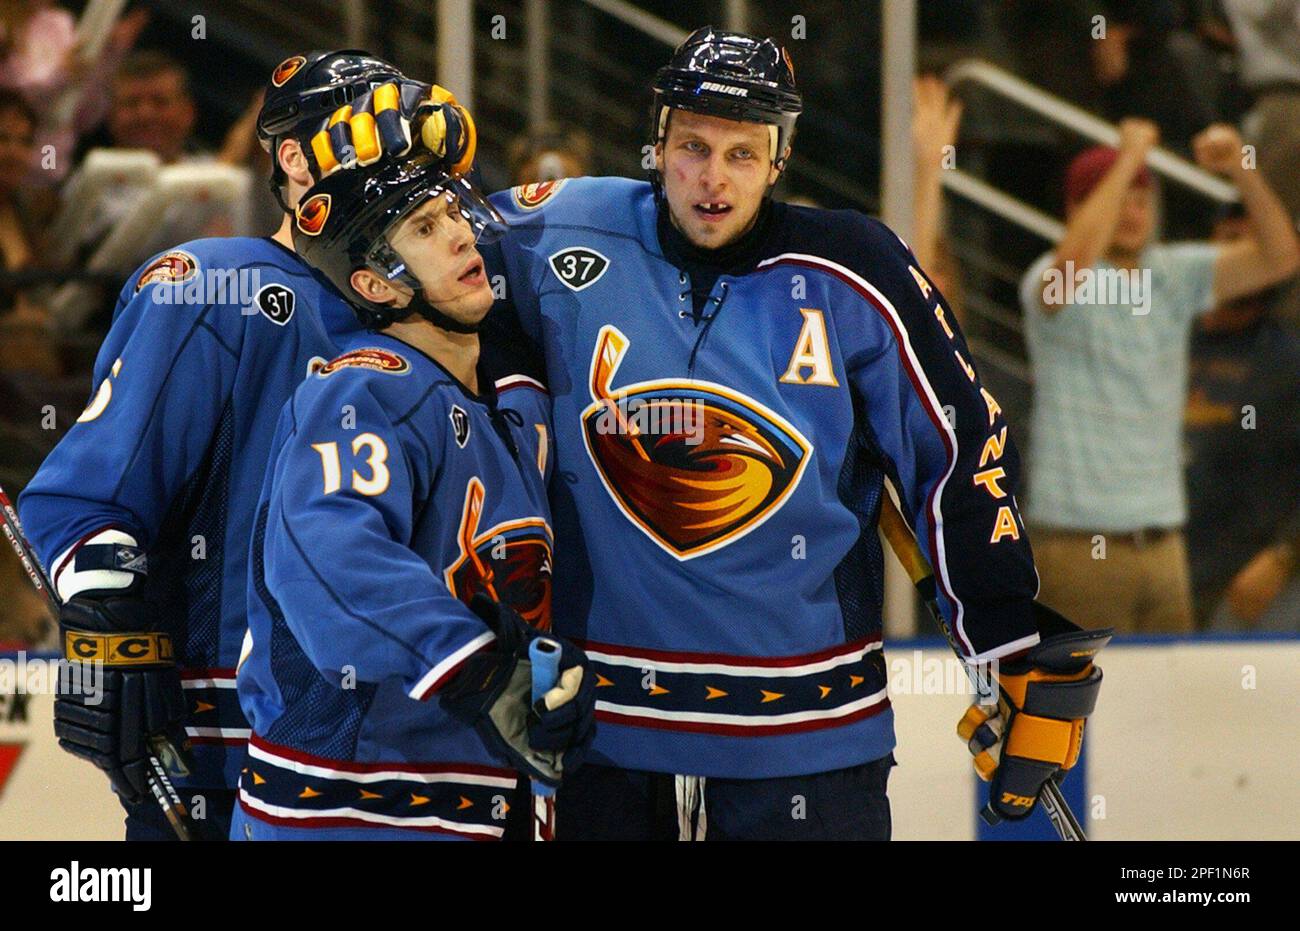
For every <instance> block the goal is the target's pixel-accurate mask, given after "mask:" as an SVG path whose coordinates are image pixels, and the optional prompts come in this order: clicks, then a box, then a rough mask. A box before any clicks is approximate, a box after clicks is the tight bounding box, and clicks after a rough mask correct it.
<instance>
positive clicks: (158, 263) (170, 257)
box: [135, 249, 199, 292]
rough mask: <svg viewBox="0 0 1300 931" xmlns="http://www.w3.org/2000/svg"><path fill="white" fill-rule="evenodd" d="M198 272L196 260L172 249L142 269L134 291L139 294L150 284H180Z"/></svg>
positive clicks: (181, 251) (179, 250)
mask: <svg viewBox="0 0 1300 931" xmlns="http://www.w3.org/2000/svg"><path fill="white" fill-rule="evenodd" d="M198 272H199V260H198V259H196V258H195V257H194V256H192V255H190V253H188V252H186V251H185V250H184V249H173V250H172V251H171V252H167V253H165V254H163V255H160V256H158V258H156V259H154V260H153V261H152V262H150V263H149V264H148V265H146V266H145V267H144V269H143V270H142V271H141V272H140V277H139V278H137V279H136V281H135V290H136V291H137V292H139V291H140V290H141V289H143V288H145V287H147V286H148V285H151V284H182V283H184V282H186V281H189V280H190V279H191V278H193V277H194V276H195V275H197V274H198Z"/></svg>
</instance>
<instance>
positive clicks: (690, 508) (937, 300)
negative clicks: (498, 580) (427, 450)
mask: <svg viewBox="0 0 1300 931" xmlns="http://www.w3.org/2000/svg"><path fill="white" fill-rule="evenodd" d="M493 202H494V203H495V204H496V206H497V207H498V208H499V209H500V210H501V212H502V214H503V215H504V216H505V217H506V219H507V220H508V221H509V222H510V224H511V227H512V230H511V235H510V236H508V237H506V238H505V239H504V240H502V241H501V243H500V244H498V245H497V246H496V247H494V248H492V249H489V250H488V251H487V252H486V253H485V255H486V256H487V258H488V261H489V271H490V273H491V274H492V275H493V276H494V283H498V282H499V283H503V284H504V285H505V298H504V300H503V301H501V302H499V304H498V306H497V307H496V308H494V310H493V320H494V326H493V329H494V330H495V331H498V332H501V333H512V334H513V335H512V336H510V337H507V341H510V342H515V343H518V342H522V343H531V344H533V345H534V346H536V347H540V349H541V350H542V351H543V353H544V357H545V365H546V369H547V377H548V382H549V386H550V389H551V393H552V399H553V416H554V421H555V443H556V455H557V463H556V468H557V479H556V481H555V482H553V483H552V484H553V491H552V494H553V497H552V510H553V520H554V523H555V530H556V550H557V558H556V564H555V592H556V601H555V611H554V624H555V630H556V632H557V633H559V634H560V635H562V636H566V637H570V638H573V639H574V640H576V641H578V642H580V643H582V644H583V645H584V646H585V648H586V649H587V652H588V656H589V657H590V658H591V660H592V661H593V664H594V669H595V671H596V672H597V673H598V689H597V696H598V704H597V720H598V722H599V726H598V731H597V735H596V741H595V745H594V749H593V754H592V757H591V758H592V759H593V760H594V761H596V762H600V763H604V764H606V765H613V766H620V767H625V768H632V769H647V770H656V771H661V772H670V773H680V774H695V775H703V776H714V777H732V778H762V777H772V776H785V775H796V774H801V773H812V772H824V771H830V770H834V769H838V768H843V767H848V766H853V765H857V764H861V763H864V762H867V761H870V760H873V759H877V758H880V757H882V756H884V755H885V754H887V753H889V752H890V750H891V749H892V748H893V746H894V735H893V718H892V711H891V710H890V706H889V698H888V694H887V689H886V684H887V675H886V664H885V660H884V657H883V655H882V652H881V608H882V601H883V591H882V589H883V580H882V575H883V561H882V560H883V555H882V552H881V544H880V542H879V537H878V536H877V532H876V524H877V520H878V515H879V508H880V496H881V493H882V481H883V478H884V477H885V476H889V477H890V478H891V480H892V482H893V484H894V485H895V487H896V488H897V489H898V490H899V492H900V494H901V496H902V510H903V512H904V514H905V515H906V517H907V518H908V520H909V522H910V523H911V524H912V525H913V526H914V528H915V530H916V533H917V535H918V539H919V542H920V544H921V547H922V549H923V551H924V552H925V553H926V555H927V556H928V558H929V560H930V561H931V563H932V564H933V565H934V567H935V569H936V575H937V584H938V588H939V597H940V604H941V607H942V610H943V613H944V615H945V617H946V618H947V619H948V620H949V622H950V623H951V625H952V627H953V629H954V630H955V631H956V635H957V639H958V641H959V643H960V645H961V647H962V649H963V650H964V651H965V654H966V656H967V657H968V658H970V659H972V660H974V659H980V660H988V659H992V658H996V657H1000V656H1005V655H1008V654H1011V653H1015V652H1018V651H1022V650H1024V649H1026V648H1028V647H1029V646H1031V645H1033V644H1034V643H1036V642H1037V639H1038V635H1037V633H1036V630H1035V625H1034V623H1033V622H1032V620H1031V614H1030V603H1031V600H1032V599H1033V597H1034V596H1035V594H1036V592H1037V584H1038V580H1037V575H1036V573H1035V570H1034V566H1033V559H1032V556H1031V553H1030V548H1029V542H1028V539H1027V537H1026V535H1025V529H1024V525H1023V523H1022V522H1021V518H1020V515H1019V513H1018V510H1017V506H1016V502H1015V492H1016V488H1017V481H1018V476H1019V471H1020V467H1019V458H1018V455H1017V452H1016V449H1015V447H1014V444H1013V443H1012V442H1011V440H1010V438H1009V437H1008V435H1007V424H1006V421H1005V419H1004V417H1003V416H1002V413H1001V409H1000V408H999V406H998V404H997V401H996V399H994V397H993V396H992V395H991V394H990V393H989V392H988V391H987V390H985V389H984V388H983V387H982V386H981V384H980V381H979V377H978V375H977V373H976V371H975V368H974V363H973V361H972V357H971V353H970V351H969V349H968V347H967V345H966V343H965V340H964V338H963V337H962V335H961V333H960V332H959V330H958V328H957V324H956V322H955V320H954V318H953V315H952V313H951V311H950V310H949V309H948V306H947V304H946V303H945V302H944V301H943V299H942V298H941V297H940V295H939V293H938V291H937V290H935V288H934V286H933V284H932V283H931V282H930V281H929V279H928V278H926V277H925V275H924V274H923V273H922V272H921V270H920V269H919V268H918V267H917V263H916V260H915V258H914V257H913V256H912V254H911V252H910V250H909V249H908V248H907V247H906V245H905V244H904V243H903V242H902V241H901V240H900V239H899V238H898V237H897V236H896V235H894V234H893V233H892V232H891V231H890V230H889V229H887V228H886V227H885V226H883V225H882V224H880V223H878V222H876V221H874V220H872V219H869V218H868V217H866V216H864V215H862V214H859V213H857V212H853V211H825V210H815V209H809V208H802V207H794V206H789V205H785V204H780V203H775V204H772V205H771V208H770V209H771V213H770V216H769V222H767V223H766V225H765V227H764V232H763V238H762V241H761V244H760V247H759V249H758V254H757V256H756V257H755V258H754V259H753V261H752V262H749V263H748V264H747V265H746V266H745V267H743V268H739V269H737V270H736V273H735V274H723V275H721V276H720V277H719V278H718V279H717V281H716V282H715V283H714V284H713V286H712V290H711V291H710V293H709V296H708V299H707V300H706V301H704V302H703V307H702V309H701V311H700V312H699V313H696V312H694V309H693V301H692V295H691V289H692V283H691V281H690V277H689V275H688V274H687V272H686V271H685V270H684V269H683V268H681V267H678V265H677V264H674V262H672V261H670V260H669V259H668V258H666V257H665V254H664V250H663V248H662V247H661V245H660V241H659V237H658V233H657V229H656V222H657V209H656V202H655V197H654V194H653V192H652V189H651V187H650V185H649V184H647V183H642V182H635V181H630V180H624V179H617V178H579V179H572V180H568V181H559V182H547V183H544V184H532V185H526V186H524V187H521V188H515V189H513V190H511V191H508V192H503V193H500V194H497V195H494V196H493ZM505 348H506V349H507V350H514V349H518V346H514V345H508V346H506V347H505Z"/></svg>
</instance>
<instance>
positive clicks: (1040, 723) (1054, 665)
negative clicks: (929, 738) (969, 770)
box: [957, 603, 1114, 820]
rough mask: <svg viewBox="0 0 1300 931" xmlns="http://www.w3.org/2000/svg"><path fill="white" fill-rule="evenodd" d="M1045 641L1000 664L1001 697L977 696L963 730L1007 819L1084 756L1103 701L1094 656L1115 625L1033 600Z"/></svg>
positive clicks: (1027, 808) (1019, 814) (995, 805)
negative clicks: (1067, 614)
mask: <svg viewBox="0 0 1300 931" xmlns="http://www.w3.org/2000/svg"><path fill="white" fill-rule="evenodd" d="M1034 612H1035V615H1036V616H1037V619H1038V623H1039V632H1040V635H1041V637H1042V639H1041V641H1040V642H1039V643H1038V645H1037V646H1035V647H1034V648H1033V649H1031V650H1030V651H1029V652H1028V653H1026V654H1025V655H1024V656H1023V657H1019V658H1017V659H1015V660H1012V661H1009V662H1008V661H1003V662H1001V663H1000V664H999V669H998V675H997V678H998V702H997V704H996V705H992V704H974V705H971V706H970V707H969V708H968V709H967V710H966V714H965V715H963V716H962V719H961V721H959V722H958V724H957V733H958V735H959V736H960V737H961V738H962V740H964V741H966V745H967V747H969V748H970V752H971V753H972V754H973V755H974V757H975V761H974V762H975V771H976V772H977V773H978V774H979V777H980V778H981V779H983V780H984V781H985V782H987V783H989V808H990V809H992V811H993V813H994V814H996V815H998V816H1000V817H1002V818H1006V819H1009V820H1019V819H1021V818H1024V817H1026V816H1027V815H1028V814H1029V813H1030V812H1031V811H1033V809H1034V805H1035V803H1036V802H1037V800H1038V793H1039V792H1040V791H1041V790H1042V788H1043V786H1044V785H1046V783H1047V780H1048V779H1053V778H1058V777H1059V776H1060V775H1061V774H1063V773H1065V772H1066V771H1068V770H1070V769H1071V768H1072V767H1073V766H1074V764H1075V763H1076V762H1078V760H1079V750H1080V748H1081V747H1082V746H1083V725H1084V722H1085V721H1086V720H1087V718H1088V716H1089V715H1090V714H1092V712H1093V709H1094V708H1095V707H1096V706H1097V695H1098V693H1099V692H1100V691H1101V669H1099V668H1098V667H1097V666H1095V665H1093V662H1092V659H1093V657H1094V656H1095V655H1096V654H1097V653H1098V652H1099V651H1100V650H1101V649H1102V647H1104V646H1105V645H1106V644H1107V643H1108V642H1109V641H1110V638H1111V636H1112V634H1113V633H1114V632H1113V631H1112V630H1110V629H1104V630H1082V629H1081V628H1079V627H1077V626H1075V625H1074V624H1072V623H1070V622H1069V621H1067V620H1066V619H1065V618H1063V617H1062V616H1061V615H1059V614H1057V613H1056V612H1055V611H1052V610H1051V609H1050V608H1047V607H1046V606H1044V605H1040V604H1037V603H1035V604H1034Z"/></svg>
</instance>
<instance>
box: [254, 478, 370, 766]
mask: <svg viewBox="0 0 1300 931" xmlns="http://www.w3.org/2000/svg"><path fill="white" fill-rule="evenodd" d="M269 511H270V505H269V504H264V505H263V506H262V508H261V509H260V510H259V511H258V514H257V523H256V524H255V525H254V528H253V565H252V572H253V588H254V590H255V591H256V592H257V597H258V598H259V599H261V601H262V604H263V605H265V606H266V609H267V612H268V613H269V614H270V616H271V674H272V676H274V677H275V684H276V686H277V687H278V688H279V690H280V698H281V704H282V705H283V707H284V713H283V714H282V715H280V717H279V718H277V719H276V720H275V722H274V723H273V724H272V725H271V727H270V728H269V729H268V730H267V732H266V733H264V734H263V735H262V736H263V737H265V738H266V739H267V740H270V741H272V742H274V743H280V744H285V745H287V746H293V747H301V746H311V747H313V748H314V752H316V753H318V754H320V755H322V756H326V757H332V758H335V759H343V760H350V759H352V757H353V753H354V751H355V749H356V742H357V735H358V733H359V732H360V729H361V721H362V719H363V718H364V717H365V716H366V712H367V711H368V710H369V709H370V703H371V702H372V701H373V700H374V697H375V691H376V689H377V686H375V685H374V684H372V683H369V682H358V683H356V687H355V688H351V689H343V688H340V687H339V686H338V685H335V684H333V683H330V682H327V681H326V680H325V678H324V676H322V675H321V673H320V672H319V671H318V670H317V669H316V667H315V666H314V665H313V664H312V662H311V660H310V659H308V658H307V654H306V653H304V652H303V650H302V647H301V646H299V644H298V641H297V640H296V639H295V638H294V636H293V632H292V631H290V630H289V625H288V623H287V622H286V621H285V619H284V613H283V612H282V611H281V610H280V605H279V603H278V602H277V601H276V600H275V597H274V596H273V595H272V594H271V592H270V590H269V589H268V588H267V587H266V570H265V563H264V562H263V559H262V553H263V552H264V549H263V544H264V543H265V540H266V521H267V515H268V513H269ZM340 674H342V671H341V670H340Z"/></svg>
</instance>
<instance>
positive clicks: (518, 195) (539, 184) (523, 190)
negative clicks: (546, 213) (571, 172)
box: [510, 178, 565, 210]
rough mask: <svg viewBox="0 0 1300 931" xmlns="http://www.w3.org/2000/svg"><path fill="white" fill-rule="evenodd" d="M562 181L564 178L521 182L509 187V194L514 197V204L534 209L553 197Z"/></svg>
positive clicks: (523, 208) (525, 208) (522, 208)
mask: <svg viewBox="0 0 1300 931" xmlns="http://www.w3.org/2000/svg"><path fill="white" fill-rule="evenodd" d="M564 182H565V179H564V178H560V179H558V180H555V181H534V182H533V183H531V184H521V185H519V186H518V187H512V188H511V189H510V196H511V197H512V198H514V202H515V204H517V205H518V206H519V208H520V209H521V210H536V209H537V208H538V207H540V206H541V205H542V204H544V203H546V202H547V201H548V200H550V199H551V198H552V197H554V196H555V195H556V193H557V192H558V191H559V190H560V188H561V187H562V186H563V185H564Z"/></svg>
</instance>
